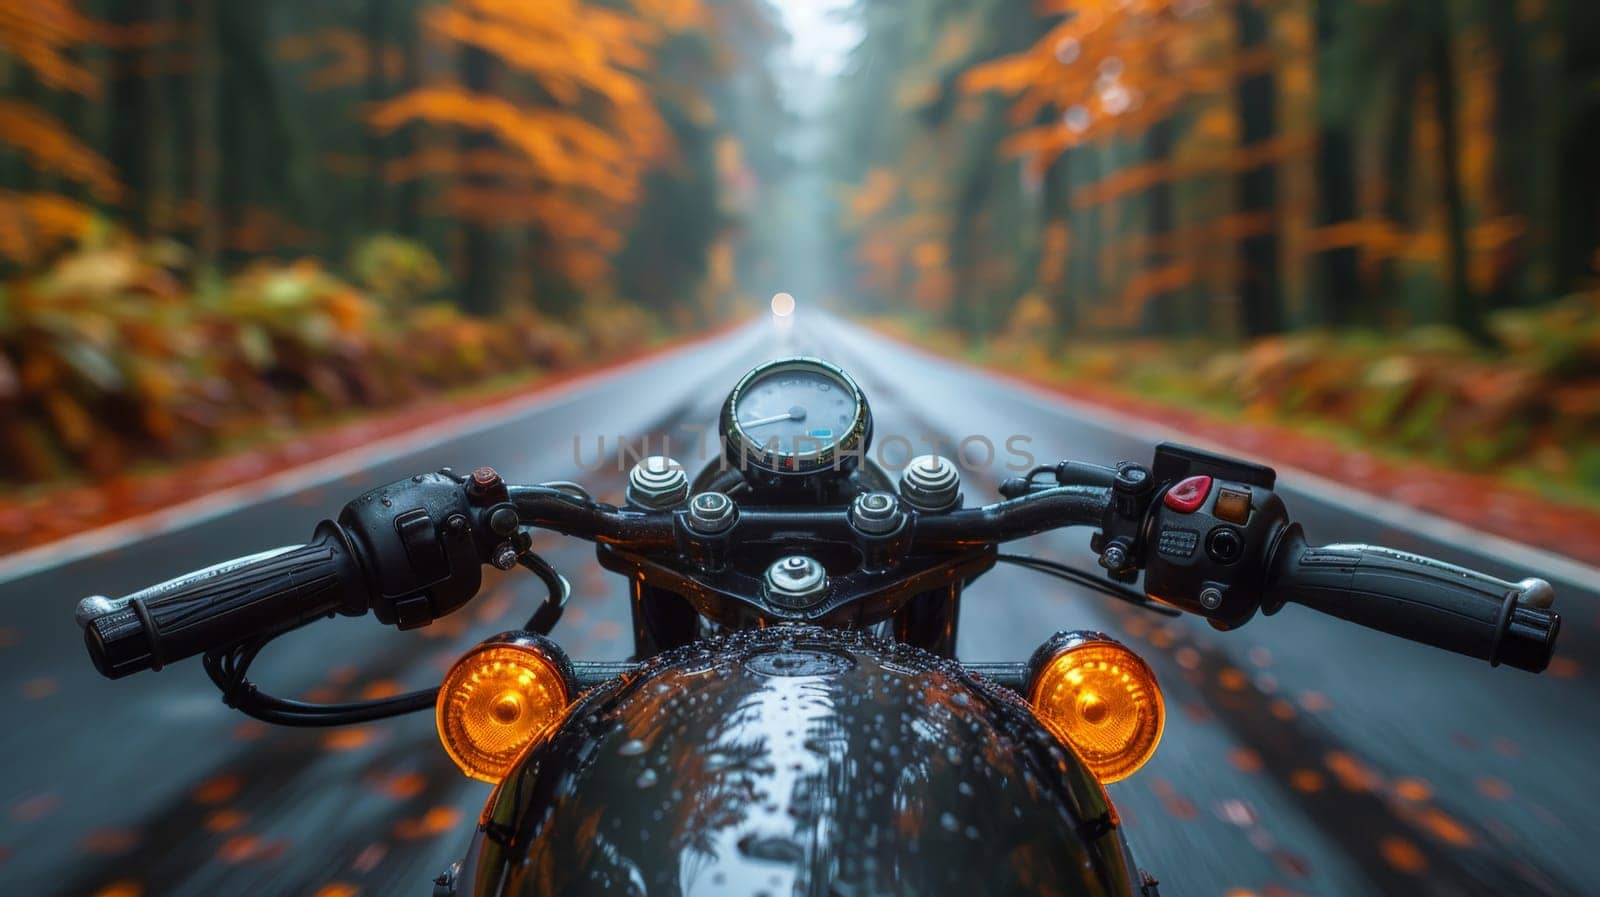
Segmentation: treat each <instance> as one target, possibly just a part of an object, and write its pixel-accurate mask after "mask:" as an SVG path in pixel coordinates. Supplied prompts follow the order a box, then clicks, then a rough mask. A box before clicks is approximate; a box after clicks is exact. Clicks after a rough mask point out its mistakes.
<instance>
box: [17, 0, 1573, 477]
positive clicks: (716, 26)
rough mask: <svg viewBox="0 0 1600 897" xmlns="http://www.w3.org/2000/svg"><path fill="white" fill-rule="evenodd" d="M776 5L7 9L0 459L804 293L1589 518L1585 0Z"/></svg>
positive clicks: (946, 338) (238, 436)
mask: <svg viewBox="0 0 1600 897" xmlns="http://www.w3.org/2000/svg"><path fill="white" fill-rule="evenodd" d="M794 5H804V4H797V2H796V3H786V2H781V0H589V2H584V0H541V2H537V3H517V2H503V0H334V2H327V3H317V4H305V3H294V4H291V3H223V2H219V0H149V2H142V3H133V2H128V0H32V2H29V3H26V4H9V5H7V6H6V7H5V8H4V9H0V279H3V283H4V286H3V287H0V433H3V435H0V469H4V470H5V471H6V474H5V476H6V477H8V478H14V479H18V480H22V481H43V480H51V479H58V478H61V477H70V476H77V475H80V474H82V473H85V472H87V473H88V474H90V475H91V476H105V475H108V474H110V473H113V472H115V471H118V470H121V469H124V468H125V467H126V466H127V465H129V464H137V463H144V462H145V461H148V460H150V459H159V458H170V457H181V456H188V455H193V454H195V453H199V452H207V451H213V450H215V449H216V448H218V447H219V446H226V445H229V444H232V443H233V442H235V441H240V440H243V441H249V440H252V439H256V438H260V434H261V433H262V431H263V430H264V429H265V430H274V429H282V428H283V427H290V426H301V425H304V424H306V423H308V422H311V421H318V420H326V419H329V418H331V417H334V416H338V415H342V414H346V413H348V412H350V411H352V410H355V409H368V408H375V407H401V406H404V405H405V404H406V403H409V402H414V401H416V400H417V399H418V397H421V396H427V395H436V394H440V393H442V392H449V391H452V390H460V389H468V388H479V387H481V386H482V385H484V384H489V383H497V382H504V381H506V380H507V378H511V379H515V378H516V377H520V376H526V375H529V374H530V373H538V372H548V371H554V370H562V369H568V368H573V367H576V366H581V365H583V364H586V363H593V362H595V361H597V360H602V359H605V358H613V357H618V356H620V355H624V354H627V353H628V352H630V351H633V350H635V349H637V348H638V347H639V346H642V345H648V344H651V343H653V342H655V341H658V340H661V339H665V338H668V337H671V336H673V335H681V334H685V333H691V332H701V331H703V330H705V329H706V328H708V327H711V326H714V325H716V324H719V323H722V322H726V321H730V320H734V319H736V318H738V317H740V316H741V315H746V314H749V313H750V312H751V311H752V310H759V309H761V308H762V307H763V306H764V303H765V297H767V296H770V295H771V294H772V293H773V292H776V291H778V290H792V291H794V292H796V293H797V294H798V295H800V296H801V298H802V300H803V301H812V300H815V301H817V302H819V303H823V304H827V305H829V306H831V307H834V308H836V309H839V310H842V311H845V312H848V313H851V314H855V315H858V316H862V317H865V318H868V319H870V320H871V321H873V322H874V323H875V325H876V326H880V327H882V328H884V329H885V330H889V331H892V332H895V333H897V334H899V335H900V336H902V337H905V338H907V339H913V340H920V341H924V342H926V343H927V344H929V345H933V346H935V347H938V348H941V349H944V350H948V351H951V352H956V353H960V354H963V355H965V356H968V357H971V358H973V359H976V360H978V361H980V362H984V363H991V364H997V365H1001V366H1007V365H1009V366H1012V367H1018V368H1022V369H1025V370H1026V371H1027V372H1029V373H1030V374H1035V375H1039V376H1047V377H1052V378H1058V379H1063V380H1072V379H1074V378H1076V379H1080V380H1083V379H1087V380H1092V381H1094V382H1097V383H1112V384H1114V385H1117V386H1119V387H1121V388H1126V389H1128V390H1131V391H1134V392H1138V393H1140V394H1142V395H1145V396H1147V397H1155V398H1156V399H1161V400H1173V399H1176V400H1181V401H1186V402H1203V403H1205V404H1206V405H1207V406H1208V407H1212V408H1214V409H1215V410H1217V412H1218V413H1223V414H1245V415H1257V416H1262V415H1264V416H1270V417H1273V418H1274V419H1283V420H1291V421H1309V422H1312V423H1313V424H1315V425H1316V426H1319V427H1324V428H1328V429H1330V431H1331V432H1335V433H1336V436H1337V438H1342V439H1349V440H1354V441H1358V442H1360V441H1371V440H1374V439H1376V440H1377V441H1379V442H1381V443H1383V444H1385V445H1388V446H1390V447H1392V448H1393V449H1394V450H1395V451H1398V452H1402V453H1406V454H1409V455H1414V456H1421V457H1426V458H1429V459H1431V460H1433V461H1437V462H1440V463H1444V464H1448V465H1452V466H1459V467H1466V468H1469V469H1493V470H1498V471H1502V472H1505V473H1506V474H1507V475H1509V476H1512V477H1513V478H1516V477H1523V478H1525V479H1526V478H1531V479H1546V478H1550V477H1554V478H1555V480H1556V481H1558V482H1559V483H1562V484H1566V485H1565V486H1562V487H1561V488H1567V486H1570V485H1573V484H1576V485H1577V486H1578V487H1579V491H1580V492H1584V493H1585V494H1593V495H1600V287H1597V286H1596V284H1597V282H1600V254H1597V253H1600V166H1597V165H1596V164H1595V163H1594V159H1595V153H1594V150H1593V147H1594V146H1595V145H1597V143H1600V6H1596V5H1595V4H1593V3H1589V2H1585V0H1363V2H1342V0H1036V2H1017V0H968V2H958V0H855V2H833V3H824V4H820V5H821V6H823V7H826V8H827V10H828V11H827V12H826V14H824V15H823V16H822V19H823V20H824V21H825V22H826V23H827V27H828V28H831V29H833V30H834V31H835V32H838V33H845V34H848V35H850V36H851V40H850V44H851V45H850V47H849V48H848V49H847V52H845V53H844V54H843V55H842V57H841V60H840V67H839V71H837V72H833V73H828V72H825V71H821V70H819V68H818V67H817V65H816V60H815V59H808V58H807V55H808V53H810V52H811V51H810V50H809V46H810V45H809V44H808V43H807V41H806V39H805V35H803V34H801V33H799V32H797V31H794V30H793V20H792V18H791V16H792V15H793V14H792V11H789V10H786V9H785V7H786V6H794ZM841 87H843V88H844V89H840V88H841ZM1197 371H1199V372H1201V374H1200V376H1196V372H1197Z"/></svg>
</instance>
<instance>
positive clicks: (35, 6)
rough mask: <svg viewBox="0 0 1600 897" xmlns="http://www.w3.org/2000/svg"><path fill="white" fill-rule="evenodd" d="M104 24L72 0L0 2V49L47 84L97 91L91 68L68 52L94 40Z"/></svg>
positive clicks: (87, 93)
mask: <svg viewBox="0 0 1600 897" xmlns="http://www.w3.org/2000/svg"><path fill="white" fill-rule="evenodd" d="M103 30H104V29H103V26H102V25H101V24H100V23H99V22H96V21H95V20H93V19H91V18H89V17H88V16H85V15H84V14H83V13H81V12H79V11H78V8H77V4H75V3H73V2H72V0H26V2H13V3H0V51H3V52H4V53H5V54H6V55H9V56H13V57H15V58H16V59H19V60H21V61H22V63H23V64H24V65H26V66H28V67H29V68H30V69H32V70H33V71H34V74H36V75H38V76H39V80H40V81H42V82H44V83H45V84H46V85H48V86H50V87H54V88H58V89H61V90H70V91H72V92H74V93H78V94H83V95H84V96H90V97H95V96H99V94H100V82H99V80H98V79H97V78H96V77H95V76H94V74H93V73H92V72H90V71H89V70H88V69H86V68H84V67H83V66H81V65H79V64H78V63H77V62H74V61H73V60H72V59H70V58H69V57H68V56H67V52H68V51H70V50H71V49H73V48H74V47H76V46H78V45H80V44H84V43H88V42H90V41H92V40H95V39H96V38H98V37H99V36H100V35H101V32H102V31H103Z"/></svg>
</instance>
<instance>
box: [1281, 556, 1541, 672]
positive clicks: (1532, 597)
mask: <svg viewBox="0 0 1600 897" xmlns="http://www.w3.org/2000/svg"><path fill="white" fill-rule="evenodd" d="M1267 594H1268V596H1269V597H1270V599H1271V600H1272V601H1274V602H1276V603H1277V604H1279V605H1281V604H1282V603H1283V602H1293V603H1295V604H1300V605H1304V606H1305V607H1309V608H1312V609H1313V610H1318V611H1321V612H1322V613H1325V614H1329V615H1332V616H1335V617H1338V618H1340V619H1342V620H1348V621H1350V622H1352V623H1360V624H1361V625H1363V626H1368V627H1371V628H1373V629H1378V630H1381V631H1383V632H1387V633H1390V634H1392V635H1398V636H1400V637H1401V638H1407V639H1410V640H1412V641H1415V642H1422V643H1423V644H1428V645H1433V646H1434V647H1436V648H1443V649H1445V650H1446V651H1454V652H1456V653H1457V654H1465V655H1467V656H1469V657H1476V658H1479V659H1480V660H1487V661H1488V662H1489V664H1490V665H1491V666H1499V665H1500V664H1502V663H1503V664H1505V665H1507V666H1511V667H1516V668H1517V669H1519V670H1527V671H1529V672H1533V673H1538V672H1542V671H1543V670H1544V668H1545V667H1547V666H1549V665H1550V657H1551V654H1552V653H1553V652H1554V651H1555V642H1556V635H1557V634H1558V633H1559V632H1560V630H1561V618H1560V617H1559V616H1557V615H1556V614H1554V613H1551V612H1550V611H1549V610H1547V608H1548V607H1549V606H1550V602H1551V601H1552V600H1553V599H1554V597H1555V593H1554V590H1553V589H1551V587H1550V584H1549V583H1548V582H1545V581H1544V580H1542V579H1524V580H1522V581H1521V582H1517V583H1511V582H1506V581H1504V580H1501V579H1496V578H1495V577H1492V576H1489V575H1487V574H1483V573H1479V572H1477V571H1475V570H1468V569H1466V568H1464V567H1458V566H1455V565H1453V564H1447V563H1444V562H1442V561H1436V560H1433V559H1432V558H1426V557H1422V556H1421V555H1415V554H1410V553H1408V552H1404V551H1396V550H1395V549H1392V548H1383V547H1381V546H1377V545H1323V546H1312V545H1308V544H1307V543H1306V540H1305V537H1304V536H1303V535H1302V534H1301V532H1300V527H1299V525H1298V524H1291V525H1290V527H1289V528H1288V530H1286V531H1285V532H1284V534H1283V536H1282V538H1281V540H1280V542H1279V544H1278V548H1277V550H1276V552H1275V553H1274V557H1273V564H1272V569H1271V570H1270V571H1269V572H1268V580H1267ZM1271 609H1273V610H1275V609H1276V607H1273V608H1271Z"/></svg>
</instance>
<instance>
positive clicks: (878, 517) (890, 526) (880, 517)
mask: <svg viewBox="0 0 1600 897" xmlns="http://www.w3.org/2000/svg"><path fill="white" fill-rule="evenodd" d="M905 517H906V515H905V512H904V511H901V510H900V502H899V501H897V500H896V499H895V497H894V496H893V495H890V494H889V493H887V492H866V493H863V494H861V495H858V496H856V500H855V501H853V502H851V503H850V523H851V524H852V525H854V526H855V528H856V529H858V530H860V531H861V532H863V533H866V534H867V535H869V536H886V535H888V534H889V533H892V532H894V531H895V530H897V529H899V528H900V525H901V524H902V523H904V522H905Z"/></svg>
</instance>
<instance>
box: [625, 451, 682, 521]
mask: <svg viewBox="0 0 1600 897" xmlns="http://www.w3.org/2000/svg"><path fill="white" fill-rule="evenodd" d="M688 497H689V475H688V474H686V473H684V472H683V465H682V464H679V463H678V462H677V461H674V460H672V459H671V458H668V457H667V456H666V455H651V456H650V457H648V458H644V459H641V460H640V461H639V463H637V464H635V465H633V470H630V471H629V472H628V503H629V504H631V505H635V506H637V507H640V508H645V509H646V510H651V511H664V510H666V509H667V508H675V507H677V506H678V505H680V504H682V503H683V500H684V499H685V498H688Z"/></svg>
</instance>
